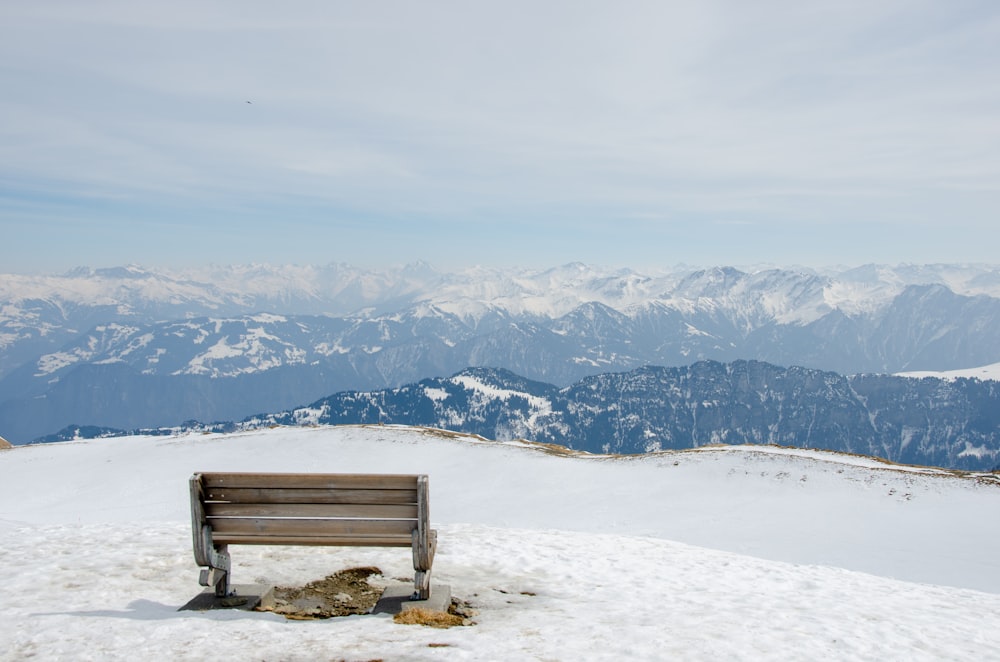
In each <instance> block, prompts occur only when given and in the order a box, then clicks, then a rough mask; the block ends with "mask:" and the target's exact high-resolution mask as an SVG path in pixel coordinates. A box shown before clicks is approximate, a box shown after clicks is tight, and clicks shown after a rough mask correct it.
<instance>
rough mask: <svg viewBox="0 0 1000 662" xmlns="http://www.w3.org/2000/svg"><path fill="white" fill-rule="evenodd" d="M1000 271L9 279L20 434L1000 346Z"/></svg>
mask: <svg viewBox="0 0 1000 662" xmlns="http://www.w3.org/2000/svg"><path fill="white" fill-rule="evenodd" d="M998 354H1000V268H997V267H992V266H976V265H917V266H910V265H903V266H897V267H886V266H876V265H870V266H866V267H859V268H853V269H842V270H836V269H832V270H826V271H817V270H809V269H782V268H753V269H750V268H747V269H736V268H733V267H719V268H712V269H693V268H676V269H671V270H663V271H661V272H656V273H648V274H646V273H639V272H637V271H633V270H627V269H605V268H600V267H592V266H587V265H582V264H569V265H564V266H562V267H557V268H553V269H547V270H534V271H530V270H491V269H481V268H477V269H470V270H466V271H463V272H454V273H445V272H439V271H435V270H434V269H432V268H431V267H429V266H428V265H426V264H422V263H417V264H414V265H409V266H407V267H403V268H400V269H395V270H382V271H373V270H364V269H359V268H355V267H350V266H347V265H328V266H325V267H309V266H304V267H302V266H279V267H271V266H267V265H250V266H231V267H213V268H208V269H203V270H198V271H188V272H168V271H163V270H159V271H157V270H150V269H144V268H141V267H136V266H129V267H119V268H114V269H99V270H93V269H86V268H81V269H77V270H74V271H72V272H70V273H67V274H63V275H61V276H27V275H0V432H2V433H3V434H4V436H5V437H6V438H7V439H9V440H11V441H12V442H14V443H25V442H27V441H30V440H32V439H34V438H36V437H39V436H41V435H44V434H47V433H51V432H53V431H55V430H58V429H61V428H63V427H65V426H67V425H70V424H81V425H99V426H111V427H117V428H135V427H155V426H162V425H176V424H178V423H179V422H181V421H185V420H189V419H197V420H201V421H214V420H239V419H241V418H243V417H246V416H250V415H253V414H255V413H258V412H262V411H263V412H268V411H270V412H273V411H278V410H283V409H291V408H294V407H296V406H299V405H301V404H302V403H306V402H314V401H316V400H317V399H318V398H321V397H323V396H326V395H328V394H331V393H339V392H342V391H371V390H378V389H386V388H395V387H400V386H402V385H404V384H408V383H414V382H417V381H419V380H421V379H424V378H428V377H441V376H445V375H453V374H456V373H457V372H459V371H461V370H463V369H465V368H467V367H491V368H500V369H505V370H509V371H511V372H512V373H515V374H518V375H523V376H524V377H525V378H526V379H529V380H535V381H540V382H546V383H549V384H553V385H554V386H556V387H559V388H562V387H566V386H568V385H570V384H574V383H575V382H578V381H579V380H581V379H584V378H586V377H589V376H594V375H600V374H604V373H610V372H621V371H630V370H635V369H636V368H639V367H641V366H645V365H661V366H688V365H691V364H693V363H696V362H698V361H703V360H712V361H720V362H732V361H737V360H754V361H765V362H770V363H773V364H777V365H783V366H800V367H803V368H810V369H817V370H824V371H834V372H837V373H840V374H845V375H851V374H859V373H894V372H900V371H917V370H951V369H958V368H970V367H975V366H981V365H986V364H989V363H995V362H997V361H998V360H1000V355H998Z"/></svg>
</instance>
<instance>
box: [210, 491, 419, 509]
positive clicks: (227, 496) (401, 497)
mask: <svg viewBox="0 0 1000 662" xmlns="http://www.w3.org/2000/svg"><path fill="white" fill-rule="evenodd" d="M204 498H205V501H206V502H209V501H227V502H230V503H343V504H348V503H353V504H372V505H377V504H402V503H416V502H417V491H416V490H415V489H410V490H395V489H392V490H353V489H351V490H346V489H345V490H325V489H318V488H317V489H312V488H310V489H283V488H275V489H270V488H249V487H248V488H243V487H236V488H232V487H212V488H207V489H205V491H204Z"/></svg>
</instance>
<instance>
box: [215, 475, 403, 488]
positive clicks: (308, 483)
mask: <svg viewBox="0 0 1000 662" xmlns="http://www.w3.org/2000/svg"><path fill="white" fill-rule="evenodd" d="M202 482H203V484H204V485H205V487H207V488H213V487H279V488H284V487H293V488H322V489H348V490H359V489H376V490H384V489H390V490H398V489H414V488H415V487H416V484H417V476H416V475H406V474H272V473H205V474H202Z"/></svg>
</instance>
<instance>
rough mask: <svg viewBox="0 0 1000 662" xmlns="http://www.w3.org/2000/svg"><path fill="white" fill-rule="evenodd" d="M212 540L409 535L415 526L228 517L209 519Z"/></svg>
mask: <svg viewBox="0 0 1000 662" xmlns="http://www.w3.org/2000/svg"><path fill="white" fill-rule="evenodd" d="M209 523H210V524H211V525H212V532H213V534H212V535H213V538H214V539H215V540H219V539H220V538H219V537H220V536H224V535H226V534H231V535H246V536H272V535H273V536H287V537H293V536H310V537H323V536H344V537H352V536H390V537H391V536H397V535H398V536H410V535H412V531H413V529H414V528H416V527H415V525H414V523H413V522H412V521H411V520H392V519H383V520H364V519H339V520H329V519H267V518H256V517H255V518H228V517H221V518H215V519H211V520H209Z"/></svg>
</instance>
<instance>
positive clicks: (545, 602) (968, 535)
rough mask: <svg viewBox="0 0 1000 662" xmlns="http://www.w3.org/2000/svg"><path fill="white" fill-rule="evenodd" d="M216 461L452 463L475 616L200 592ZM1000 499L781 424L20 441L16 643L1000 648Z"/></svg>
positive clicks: (5, 471) (432, 469)
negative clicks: (694, 446) (203, 520)
mask: <svg viewBox="0 0 1000 662" xmlns="http://www.w3.org/2000/svg"><path fill="white" fill-rule="evenodd" d="M210 470H244V471H249V470H267V471H330V472H370V471H384V472H406V473H416V472H419V473H428V474H429V475H430V480H431V518H432V522H433V524H434V526H435V528H437V529H438V530H439V532H440V540H441V542H440V548H439V552H438V556H437V558H436V560H435V563H434V578H435V581H437V582H441V583H447V584H450V585H451V586H452V592H453V594H454V595H455V596H457V597H460V598H463V599H465V600H468V601H470V602H471V603H473V605H474V606H475V607H476V608H477V609H478V610H479V614H478V616H476V619H475V620H476V622H477V624H476V625H475V626H472V627H467V628H454V629H450V630H433V629H429V628H421V627H416V626H404V625H397V624H394V623H393V622H392V620H391V619H390V618H389V617H386V616H355V617H349V618H341V619H333V620H330V621H313V622H309V621H305V622H303V621H286V620H285V619H283V618H281V617H279V616H276V615H273V614H263V613H243V612H232V613H228V612H211V613H199V612H178V611H177V608H178V607H179V606H180V605H182V604H184V603H185V602H187V600H189V599H190V598H191V597H193V596H194V595H195V594H196V593H197V592H199V590H200V587H199V586H198V584H197V574H198V573H197V568H196V566H195V565H194V560H193V555H192V552H191V542H190V523H189V506H188V492H187V478H188V477H189V476H190V474H191V473H193V472H195V471H210ZM998 508H1000V485H998V484H997V481H996V479H995V477H991V476H988V475H984V476H979V477H975V476H964V475H959V474H955V473H952V472H943V471H940V470H924V469H919V468H908V467H896V466H894V465H888V464H885V463H882V462H877V461H874V460H871V459H867V458H859V457H855V456H847V455H838V454H831V453H823V452H819V451H797V450H790V449H780V448H773V447H762V448H761V447H754V448H739V447H718V448H701V449H698V450H697V451H689V452H662V453H655V454H651V455H647V456H641V457H628V458H619V457H605V456H585V455H569V456H566V455H557V454H555V453H554V452H551V451H550V452H545V449H544V448H543V447H539V446H534V445H530V444H526V443H507V444H502V443H495V442H487V441H484V440H479V439H477V438H472V437H461V436H459V435H444V434H435V433H432V432H429V431H422V430H417V429H410V428H396V427H391V426H386V427H382V426H373V427H338V428H330V427H316V428H276V429H272V430H263V431H257V432H253V433H241V434H232V435H214V434H189V435H184V436H178V437H131V438H121V439H106V440H90V441H76V442H67V443H62V444H51V445H44V446H30V447H20V448H16V449H13V450H7V451H2V452H0V535H2V536H3V539H4V551H5V555H4V560H5V561H6V563H5V564H4V566H3V569H2V570H0V581H2V583H3V586H4V599H3V600H2V601H0V622H2V623H3V627H2V628H0V659H4V660H20V659H24V658H27V657H31V656H34V657H37V658H39V659H81V660H88V659H90V660H108V659H112V660H116V659H135V658H136V657H138V656H141V655H142V651H155V652H156V655H157V656H158V657H163V658H165V659H177V660H201V659H208V658H213V659H224V658H236V657H240V658H245V659H259V660H279V659H280V660H311V659H350V660H368V659H386V660H402V659H405V660H437V659H458V660H533V659H534V660H539V659H555V660H577V659H588V660H617V659H623V658H625V659H639V660H658V659H684V660H719V659H731V660H740V659H752V660H756V659H825V660H830V659H833V660H872V659H893V660H902V659H905V660H940V659H952V660H960V659H987V658H989V657H990V656H991V655H996V651H997V650H998V649H1000V560H998V559H997V557H996V550H997V549H998V546H997V545H998V543H1000V532H998V531H997V528H996V527H995V526H992V525H991V521H992V519H991V518H992V517H993V514H994V513H996V512H998ZM231 551H232V552H233V559H234V581H235V582H236V583H242V582H263V581H267V582H274V583H278V584H286V585H287V584H301V583H304V582H307V581H310V580H312V579H318V578H321V577H323V576H325V575H326V574H329V573H331V572H333V571H335V570H338V569H341V568H344V567H349V566H353V565H378V566H379V567H381V568H382V569H383V570H384V571H385V573H386V574H387V575H388V576H406V575H408V574H410V573H411V570H412V569H411V566H410V559H409V554H408V553H407V552H406V551H405V550H399V549H364V548H343V549H340V548H330V549H326V548H307V547H274V548H269V547H234V548H232V550H231ZM430 644H438V645H437V646H434V647H431V646H430ZM990 651H993V653H991V652H990Z"/></svg>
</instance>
